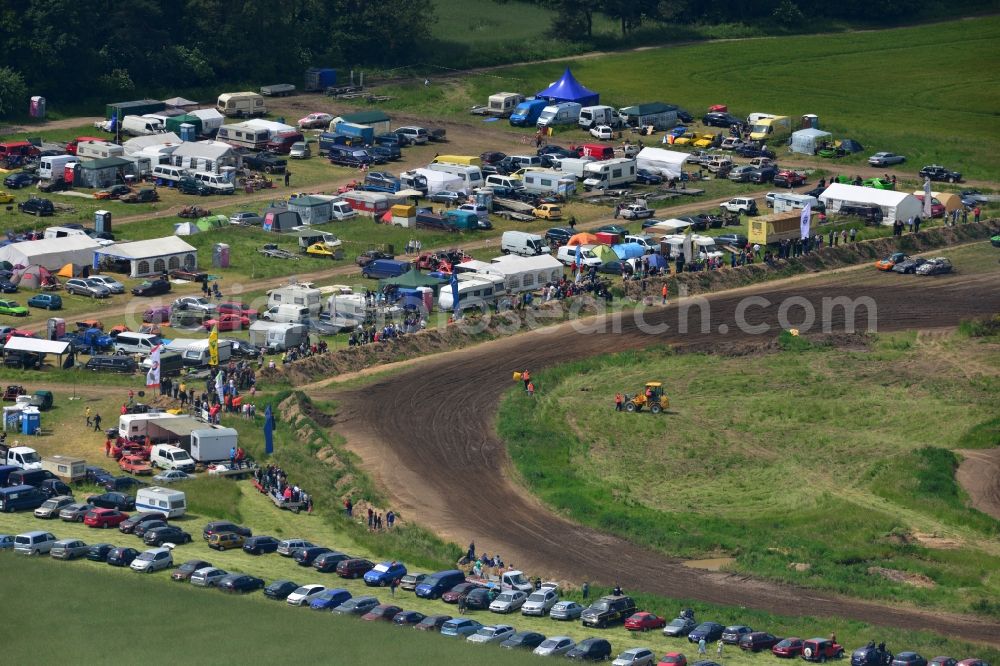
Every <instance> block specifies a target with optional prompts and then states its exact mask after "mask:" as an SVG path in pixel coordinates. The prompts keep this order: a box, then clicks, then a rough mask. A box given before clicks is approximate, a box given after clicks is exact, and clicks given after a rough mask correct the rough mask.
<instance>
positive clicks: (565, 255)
mask: <svg viewBox="0 0 1000 666" xmlns="http://www.w3.org/2000/svg"><path fill="white" fill-rule="evenodd" d="M577 247H579V248H580V262H581V263H582V264H583V265H584V266H585V267H587V268H589V267H591V266H600V265H601V263H602V262H601V259H600V257H598V256H597V255H596V254H594V252H593V250H592V249H591V248H593V247H594V246H593V245H579V246H578V245H572V246H570V245H563V246H561V247H560V248H559V249H558V250H556V259H558V260H559V261H561V262H562V263H564V264H566V265H567V266H574V265H575V264H576V248H577Z"/></svg>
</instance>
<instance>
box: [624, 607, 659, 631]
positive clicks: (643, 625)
mask: <svg viewBox="0 0 1000 666" xmlns="http://www.w3.org/2000/svg"><path fill="white" fill-rule="evenodd" d="M666 624H667V621H666V620H665V619H664V618H662V617H660V616H659V615H656V614H655V613H648V612H646V611H641V612H639V613H635V614H633V615H631V616H630V617H629V618H628V619H626V620H625V628H626V629H627V630H628V631H650V630H651V629H662V628H663V627H665V626H666Z"/></svg>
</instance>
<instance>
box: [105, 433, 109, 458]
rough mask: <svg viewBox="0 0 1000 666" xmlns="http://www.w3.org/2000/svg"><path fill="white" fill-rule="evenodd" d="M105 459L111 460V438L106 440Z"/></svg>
mask: <svg viewBox="0 0 1000 666" xmlns="http://www.w3.org/2000/svg"><path fill="white" fill-rule="evenodd" d="M104 457H105V458H110V457H111V438H110V437H105V438H104Z"/></svg>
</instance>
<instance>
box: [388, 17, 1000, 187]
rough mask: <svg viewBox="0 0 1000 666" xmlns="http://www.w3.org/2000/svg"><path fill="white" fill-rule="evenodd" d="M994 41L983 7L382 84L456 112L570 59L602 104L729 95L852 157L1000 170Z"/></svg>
mask: <svg viewBox="0 0 1000 666" xmlns="http://www.w3.org/2000/svg"><path fill="white" fill-rule="evenodd" d="M998 39H1000V18H998V17H985V18H976V19H968V20H958V21H952V22H946V23H937V24H933V25H924V26H918V27H911V28H900V29H893V30H873V31H865V32H852V33H838V34H828V35H805V36H795V37H773V38H755V39H747V40H734V41H716V42H708V43H700V44H692V45H687V46H676V47H661V48H651V49H645V50H642V51H636V52H630V53H611V54H607V55H602V56H599V57H589V58H581V59H577V60H569V61H565V62H553V63H538V64H531V65H524V66H517V67H507V68H502V69H496V70H491V71H489V72H476V73H471V74H468V75H465V76H462V77H461V78H459V79H457V80H446V81H443V82H441V83H440V84H438V83H435V84H434V85H431V86H430V87H424V86H423V84H422V82H414V83H413V84H410V85H399V84H397V85H393V86H385V88H386V89H387V93H388V94H391V95H393V96H394V97H395V99H394V100H393V101H392V102H389V103H388V106H389V107H391V108H395V109H406V110H408V111H409V112H411V113H413V112H423V113H428V114H441V113H445V114H452V115H464V114H465V113H466V112H467V110H468V108H469V107H470V106H472V105H473V104H485V103H486V99H487V97H488V96H489V95H490V94H491V93H494V92H498V91H500V90H510V91H520V92H521V93H523V94H526V95H530V94H533V93H535V92H536V91H538V90H542V89H543V88H545V87H546V86H548V85H549V83H551V82H552V81H554V80H556V79H558V78H559V76H560V75H561V74H562V71H563V69H564V68H565V67H567V66H569V67H571V68H572V70H573V73H574V75H575V76H576V77H577V79H578V80H579V81H580V82H581V83H583V84H584V85H586V86H587V87H589V88H590V89H591V90H595V91H597V92H599V93H601V101H602V103H605V104H611V105H613V106H626V105H629V104H637V103H642V102H651V101H657V100H659V101H663V102H669V103H673V104H677V105H679V106H682V107H685V108H687V109H688V110H689V111H690V112H691V113H692V114H694V115H695V116H696V117H697V116H699V115H701V114H702V113H703V112H704V110H705V109H706V108H707V107H708V106H709V105H712V104H728V105H729V107H730V111H731V112H733V113H734V114H736V115H738V116H746V115H747V114H749V113H752V112H765V113H774V114H780V115H787V116H791V117H792V118H793V120H796V119H797V118H798V117H799V116H800V115H802V114H805V113H815V114H818V115H819V117H820V123H821V127H823V128H824V129H827V130H829V131H831V132H833V133H834V135H835V136H836V137H837V138H845V137H850V138H854V139H856V140H858V141H860V142H861V143H862V145H864V146H865V149H866V152H865V153H864V154H863V156H859V157H854V158H850V159H848V160H847V161H846V163H848V164H850V163H858V162H860V161H863V158H864V157H867V155H869V154H871V153H874V152H876V151H879V150H887V151H892V152H897V153H902V154H904V155H906V156H907V157H908V158H909V159H908V163H907V165H906V166H905V170H912V171H914V172H916V171H917V170H918V169H919V168H920V167H921V166H922V165H923V164H925V163H932V162H939V163H944V164H945V165H946V166H948V167H949V168H952V169H956V170H959V171H962V172H964V174H965V175H966V177H967V178H973V179H981V180H986V179H989V180H997V179H998V177H1000V167H998V163H997V160H996V155H997V153H998V149H1000V120H998V118H997V116H996V113H995V110H996V108H997V107H998V105H1000V86H998V83H1000V73H998V72H1000V50H998V49H997V48H996V46H995V45H996V43H997V40H998ZM504 124H506V123H504ZM843 163H844V162H838V164H843ZM833 168H836V167H833Z"/></svg>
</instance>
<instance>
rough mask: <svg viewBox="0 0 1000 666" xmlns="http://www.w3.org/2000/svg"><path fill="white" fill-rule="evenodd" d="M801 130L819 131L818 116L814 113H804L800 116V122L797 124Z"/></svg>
mask: <svg viewBox="0 0 1000 666" xmlns="http://www.w3.org/2000/svg"><path fill="white" fill-rule="evenodd" d="M799 124H800V125H801V126H802V129H819V116H817V115H816V114H815V113H805V114H803V115H802V122H801V123H799Z"/></svg>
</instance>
